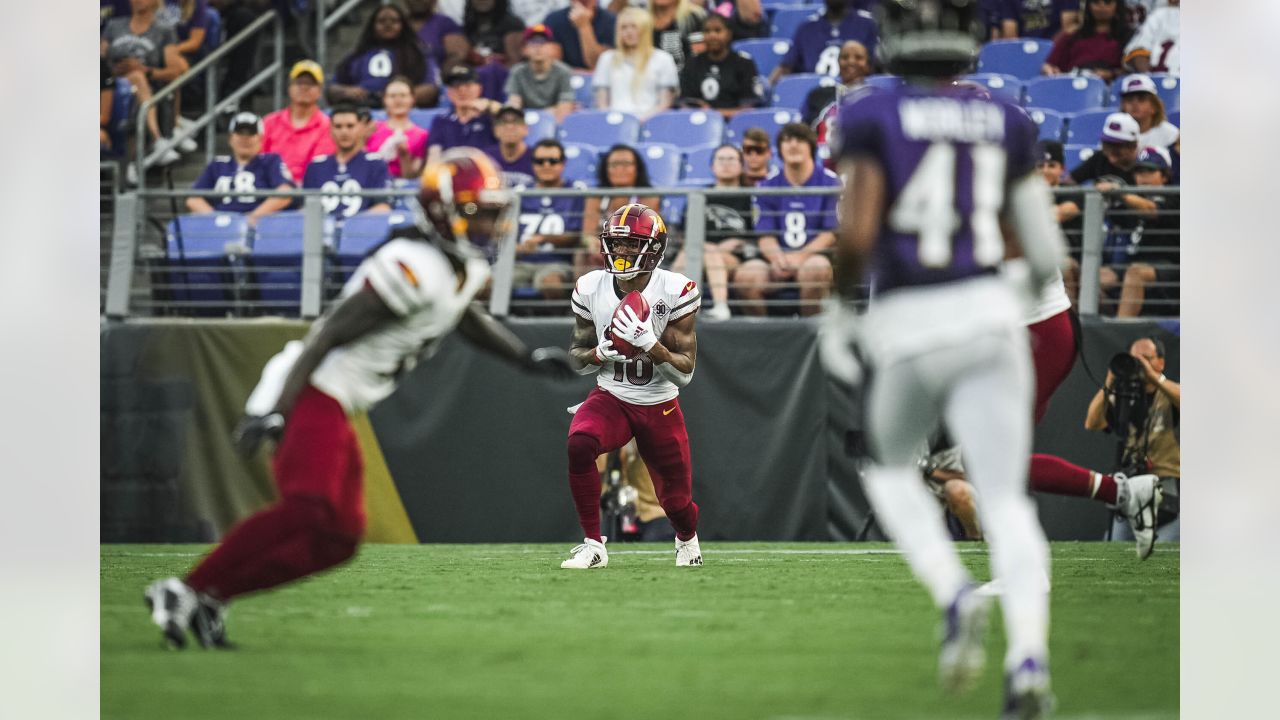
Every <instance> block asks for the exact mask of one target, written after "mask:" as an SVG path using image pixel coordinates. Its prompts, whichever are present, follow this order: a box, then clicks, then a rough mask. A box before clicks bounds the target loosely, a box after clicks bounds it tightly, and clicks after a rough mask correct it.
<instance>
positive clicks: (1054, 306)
mask: <svg viewBox="0 0 1280 720" xmlns="http://www.w3.org/2000/svg"><path fill="white" fill-rule="evenodd" d="M1069 309H1071V298H1069V297H1067V286H1066V285H1065V284H1064V283H1063V282H1062V273H1061V272H1058V271H1055V272H1054V273H1053V277H1052V278H1051V279H1050V280H1049V282H1046V283H1045V284H1044V287H1042V288H1040V295H1039V296H1038V297H1036V299H1035V301H1034V302H1033V304H1032V305H1031V309H1030V311H1029V312H1028V313H1027V324H1028V325H1035V324H1036V323H1038V322H1040V321H1042V320H1048V319H1049V318H1051V317H1053V316H1054V315H1057V314H1058V313H1060V312H1065V311H1066V310H1069Z"/></svg>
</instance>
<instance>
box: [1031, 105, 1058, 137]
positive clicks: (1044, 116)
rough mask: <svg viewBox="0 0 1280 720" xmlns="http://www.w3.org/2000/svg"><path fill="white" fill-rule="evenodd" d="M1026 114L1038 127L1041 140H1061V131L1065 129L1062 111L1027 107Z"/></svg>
mask: <svg viewBox="0 0 1280 720" xmlns="http://www.w3.org/2000/svg"><path fill="white" fill-rule="evenodd" d="M1027 114H1028V115H1030V116H1031V119H1032V121H1034V122H1035V124H1036V126H1037V127H1039V128H1040V139H1041V140H1057V141H1059V142H1061V141H1062V133H1063V132H1064V129H1065V121H1064V120H1063V117H1062V113H1060V112H1057V111H1056V110H1049V109H1047V108H1033V107H1029V108H1027Z"/></svg>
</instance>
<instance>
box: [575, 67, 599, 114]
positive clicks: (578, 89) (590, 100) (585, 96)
mask: <svg viewBox="0 0 1280 720" xmlns="http://www.w3.org/2000/svg"><path fill="white" fill-rule="evenodd" d="M569 85H570V86H572V87H573V100H574V102H576V103H578V107H579V108H583V109H588V108H592V107H595V98H594V96H593V95H592V93H591V76H590V75H585V74H583V73H574V74H573V77H571V78H569Z"/></svg>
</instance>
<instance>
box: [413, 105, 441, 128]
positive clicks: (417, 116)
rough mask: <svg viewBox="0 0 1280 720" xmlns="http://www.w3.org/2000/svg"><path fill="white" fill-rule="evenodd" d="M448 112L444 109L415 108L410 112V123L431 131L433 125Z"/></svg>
mask: <svg viewBox="0 0 1280 720" xmlns="http://www.w3.org/2000/svg"><path fill="white" fill-rule="evenodd" d="M447 112H449V111H448V110H446V109H444V108H414V109H412V110H410V111H409V121H410V122H412V123H413V124H414V125H417V126H418V127H420V128H422V129H423V130H430V129H431V123H432V122H434V121H435V119H436V118H437V117H439V116H441V115H444V114H445V113H447Z"/></svg>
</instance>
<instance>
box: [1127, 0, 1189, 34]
mask: <svg viewBox="0 0 1280 720" xmlns="http://www.w3.org/2000/svg"><path fill="white" fill-rule="evenodd" d="M1177 4H1178V0H1172V2H1171V1H1170V0H1128V2H1127V3H1126V11H1127V12H1126V14H1127V15H1128V20H1129V30H1130V31H1131V32H1137V31H1138V28H1140V27H1142V23H1144V22H1146V21H1147V18H1149V17H1151V13H1153V12H1155V11H1156V9H1157V8H1162V7H1165V6H1167V5H1177Z"/></svg>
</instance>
